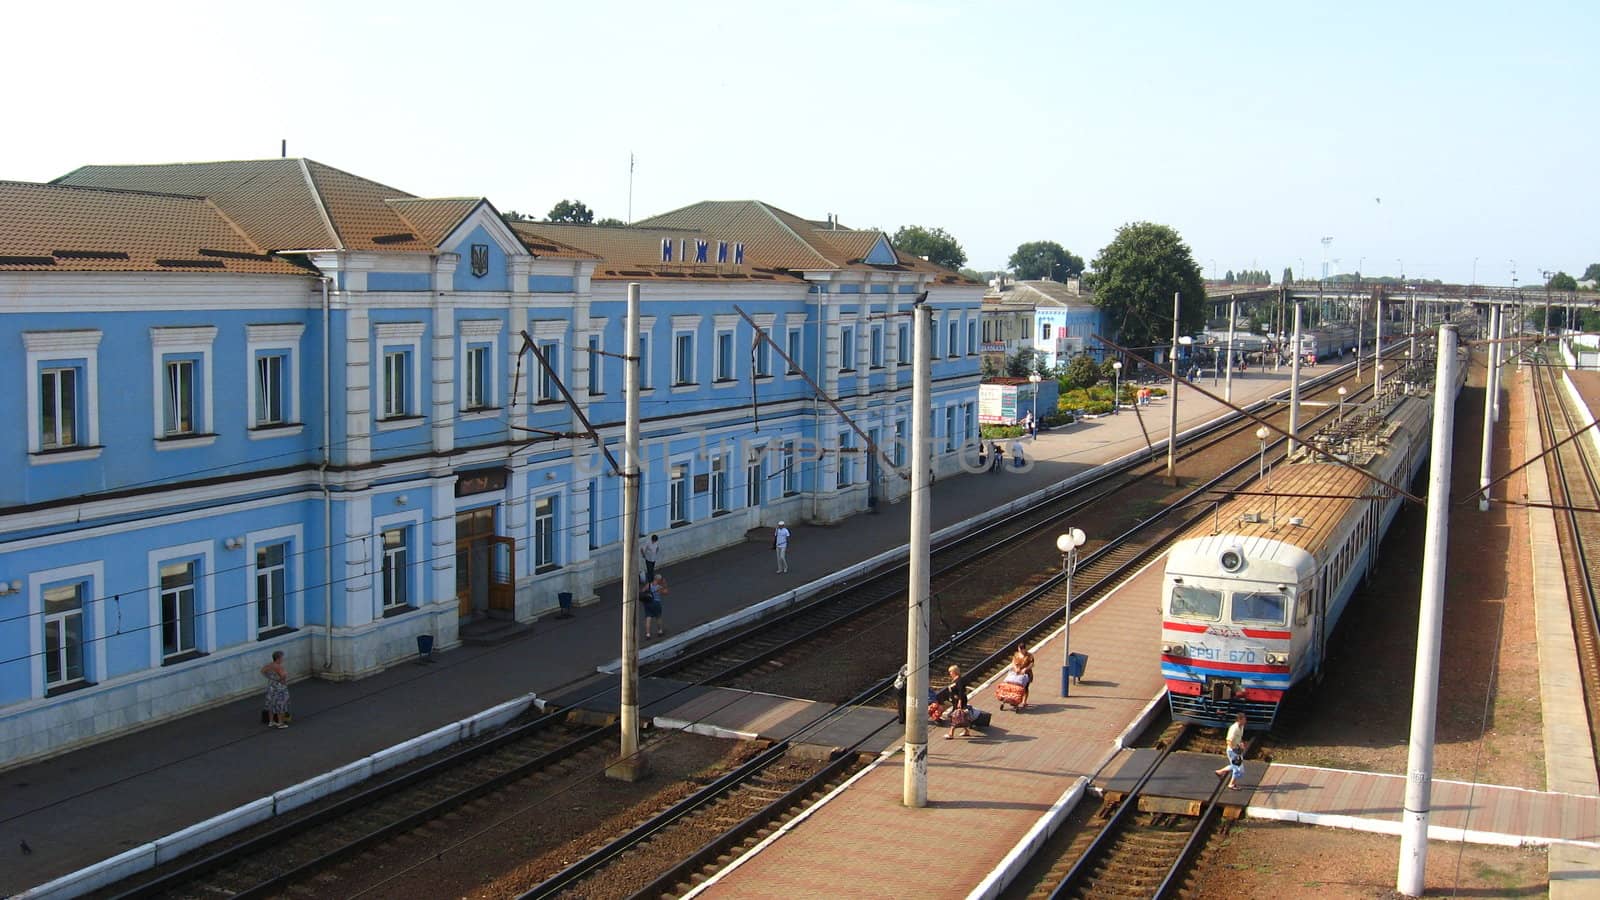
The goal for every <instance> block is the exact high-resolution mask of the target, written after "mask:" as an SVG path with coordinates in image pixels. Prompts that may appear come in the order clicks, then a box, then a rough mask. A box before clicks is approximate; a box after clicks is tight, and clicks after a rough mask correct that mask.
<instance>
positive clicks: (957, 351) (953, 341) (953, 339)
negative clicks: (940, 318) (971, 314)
mask: <svg viewBox="0 0 1600 900" xmlns="http://www.w3.org/2000/svg"><path fill="white" fill-rule="evenodd" d="M944 352H945V354H946V355H948V356H960V355H961V323H960V322H959V321H957V320H956V318H955V317H954V316H951V318H950V334H949V336H948V337H946V338H945V342H944Z"/></svg>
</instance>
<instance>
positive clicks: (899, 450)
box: [894, 419, 909, 466]
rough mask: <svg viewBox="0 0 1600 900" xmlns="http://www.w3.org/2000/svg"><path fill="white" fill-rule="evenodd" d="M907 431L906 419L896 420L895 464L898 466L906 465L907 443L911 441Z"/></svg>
mask: <svg viewBox="0 0 1600 900" xmlns="http://www.w3.org/2000/svg"><path fill="white" fill-rule="evenodd" d="M906 429H907V425H906V420H905V419H895V420H894V464H895V465H896V466H904V465H905V464H906V442H907V440H909V438H908V437H907V430H906Z"/></svg>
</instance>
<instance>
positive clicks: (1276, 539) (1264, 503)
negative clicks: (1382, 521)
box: [1189, 462, 1388, 557]
mask: <svg viewBox="0 0 1600 900" xmlns="http://www.w3.org/2000/svg"><path fill="white" fill-rule="evenodd" d="M1261 492H1262V493H1263V494H1268V495H1269V496H1262V495H1261V494H1252V495H1248V496H1243V497H1232V498H1229V499H1227V500H1224V501H1223V502H1222V503H1221V505H1220V506H1219V507H1218V508H1217V511H1216V515H1215V516H1214V517H1212V519H1211V520H1210V521H1208V522H1206V523H1203V524H1200V525H1197V526H1195V530H1194V531H1191V532H1190V535H1189V537H1190V539H1191V540H1199V541H1200V542H1201V545H1200V546H1199V547H1197V548H1196V549H1197V550H1199V551H1200V552H1202V553H1204V552H1207V551H1210V550H1215V551H1217V552H1220V551H1222V550H1223V549H1226V548H1227V547H1233V546H1238V547H1241V548H1242V549H1244V551H1245V553H1246V554H1247V555H1248V556H1251V557H1269V556H1275V555H1277V554H1276V553H1275V552H1273V548H1271V547H1269V546H1268V545H1269V544H1270V543H1282V544H1288V545H1292V546H1298V547H1302V548H1306V549H1310V548H1314V547H1320V546H1322V545H1323V544H1324V543H1326V542H1327V540H1328V539H1329V538H1330V537H1332V536H1333V533H1334V531H1335V530H1336V529H1337V528H1338V527H1339V522H1340V520H1341V519H1342V518H1343V516H1344V513H1345V510H1346V508H1347V507H1348V505H1349V503H1350V498H1352V497H1374V496H1383V495H1385V494H1387V493H1388V489H1387V488H1385V487H1383V486H1382V485H1378V484H1375V483H1374V482H1372V481H1371V480H1369V479H1368V478H1367V477H1366V476H1364V475H1362V474H1361V473H1359V472H1355V471H1352V470H1350V469H1347V468H1345V467H1344V466H1341V465H1338V464H1336V463H1331V462H1329V463H1319V462H1301V463H1295V464H1293V465H1287V466H1279V467H1278V468H1277V469H1276V470H1274V471H1273V472H1272V473H1271V475H1270V476H1269V479H1268V484H1267V486H1265V487H1264V488H1262V489H1261ZM1213 526H1214V527H1216V528H1217V530H1218V533H1217V534H1211V533H1210V532H1211V529H1212V527H1213ZM1197 532H1198V533H1197ZM1208 542H1214V543H1215V546H1207V544H1208Z"/></svg>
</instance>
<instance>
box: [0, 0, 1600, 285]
mask: <svg viewBox="0 0 1600 900" xmlns="http://www.w3.org/2000/svg"><path fill="white" fill-rule="evenodd" d="M1597 26H1600V3H1589V2H1577V0H1574V2H1568V3H1556V2H1542V0H1535V2H1521V3H1444V2H1438V3H1406V2H1399V3H1396V2H1388V3H1370V2H1341V3H1328V2H1324V3H1316V4H1303V3H1287V4H1286V3H1252V4H1245V3H1221V4H1213V3H1190V2H1167V3H1152V2H1110V0H1107V2H1104V3H1099V4H1093V5H1089V4H1080V3H1067V2H1053V3H1052V2H1041V3H1034V2H966V3H957V2H947V0H918V2H909V0H904V2H902V0H895V2H872V0H856V2H837V3H836V2H825V0H813V2H783V3H777V2H771V3H769V2H754V3H725V2H708V3H697V2H685V0H677V2H652V3H644V2H638V3H624V2H610V0H587V2H564V3H547V2H518V3H503V4H502V3H494V2H477V3H457V4H451V3H427V4H422V3H409V2H385V3H360V4H358V3H345V2H337V3H336V2H333V0H324V2H321V3H302V2H274V3H249V4H244V3H228V2H216V0H207V2H201V3H137V2H133V3H129V2H119V3H107V4H79V3H70V2H62V3H56V4H47V3H42V2H33V0H29V2H25V3H15V4H10V5H9V6H8V7H7V10H6V12H5V13H4V16H3V19H0V31H3V32H4V33H5V35H6V39H5V42H4V43H5V52H4V53H3V54H0V84H4V85H5V86H6V93H7V94H8V96H9V98H10V102H9V103H8V104H7V106H8V109H7V119H8V127H7V129H6V132H7V140H5V141H3V142H0V160H3V164H0V178H5V179H16V180H24V181H42V180H47V179H50V178H53V177H56V176H58V175H61V174H63V173H65V172H67V171H70V170H71V169H73V168H75V167H77V166H79V165H83V164H88V163H133V162H173V161H198V160H213V159H249V158H258V157H267V156H276V155H277V154H278V151H279V141H280V139H285V138H286V139H287V140H288V142H289V153H290V155H291V156H307V157H310V158H313V159H316V160H319V161H321V162H324V163H327V164H329V165H333V166H336V167H339V168H342V169H346V170H348V171H351V172H354V173H356V174H359V175H362V176H365V177H368V178H372V179H374V180H377V181H381V182H384V183H386V184H389V185H391V186H393V187H396V188H400V189H402V190H405V191H409V192H411V193H413V194H419V195H423V196H447V195H448V196H454V195H473V196H478V195H482V196H487V197H489V198H490V200H492V201H493V202H494V203H495V204H496V205H497V206H498V207H499V208H500V209H502V210H508V209H516V210H520V211H523V212H531V213H535V214H538V215H543V214H544V213H545V212H546V211H547V210H548V209H549V208H550V207H551V205H553V204H554V203H555V202H556V201H557V200H560V199H562V198H569V197H570V198H576V199H581V200H582V201H584V202H585V203H587V204H588V205H589V206H590V207H592V208H593V209H594V210H595V211H596V213H597V215H599V216H616V217H618V218H626V215H627V204H628V159H629V153H630V152H632V153H634V154H635V155H636V158H637V168H636V170H635V173H634V177H635V181H634V190H633V213H634V217H635V218H642V217H644V216H646V215H650V214H652V213H656V212H662V211H665V210H669V209H673V208H676V207H678V206H682V205H684V204H687V203H692V202H695V201H697V200H705V199H718V200H728V199H747V198H754V199H761V200H765V201H767V202H769V203H772V204H775V205H777V206H780V207H783V208H785V209H788V210H790V211H791V212H794V213H797V214H800V215H803V216H807V217H810V218H822V217H824V216H826V215H827V214H828V213H836V214H838V215H839V217H840V220H841V221H842V222H843V223H844V224H846V225H850V226H853V227H864V226H878V227H881V228H883V229H885V230H887V231H890V232H893V230H894V229H895V228H897V227H898V226H901V225H905V224H920V225H926V226H939V227H942V228H944V229H946V230H947V231H949V232H951V233H952V234H953V235H955V236H956V238H957V239H958V240H959V241H960V242H961V243H962V245H963V246H964V247H965V249H966V251H967V255H968V265H969V266H972V267H975V268H1000V267H1002V266H1004V264H1005V260H1006V258H1007V257H1008V256H1009V255H1010V253H1011V251H1012V250H1014V249H1015V248H1016V246H1017V245H1018V244H1019V243H1022V242H1024V241H1030V240H1040V239H1049V240H1055V241H1058V242H1060V243H1061V244H1063V245H1065V246H1066V247H1067V248H1068V249H1069V250H1072V251H1073V252H1076V253H1078V254H1079V255H1081V256H1083V257H1084V258H1085V259H1086V260H1092V259H1093V257H1094V256H1095V254H1096V253H1098V251H1099V250H1100V248H1101V247H1103V246H1105V244H1106V243H1107V242H1108V241H1109V240H1110V239H1111V238H1112V236H1113V234H1114V233H1115V231H1116V228H1117V227H1118V226H1119V225H1122V224H1124V223H1127V222H1131V221H1138V220H1149V221H1154V222H1161V223H1164V224H1168V225H1171V226H1173V227H1174V228H1176V229H1177V230H1178V231H1179V233H1181V234H1182V235H1183V237H1184V238H1185V239H1186V240H1187V241H1188V243H1189V245H1190V247H1191V248H1192V249H1193V251H1194V256H1195V259H1196V260H1197V261H1198V262H1199V263H1200V265H1201V267H1202V268H1203V269H1204V270H1205V274H1206V275H1207V276H1210V275H1211V274H1212V269H1213V265H1214V266H1215V268H1216V270H1217V271H1218V272H1222V271H1226V270H1228V269H1245V268H1263V269H1268V270H1269V271H1271V272H1272V274H1273V277H1274V278H1277V276H1278V275H1279V274H1280V273H1281V272H1282V270H1283V267H1284V266H1286V265H1287V266H1292V267H1294V268H1295V270H1296V271H1297V272H1300V271H1305V272H1307V273H1308V274H1314V273H1315V272H1316V271H1317V270H1318V269H1319V265H1320V262H1321V259H1322V255H1323V246H1322V243H1321V238H1323V237H1324V236H1329V237H1332V238H1333V241H1332V244H1331V246H1330V247H1329V249H1328V252H1327V255H1328V258H1329V260H1330V263H1329V267H1330V270H1332V271H1354V270H1355V269H1356V267H1357V265H1358V264H1359V265H1361V268H1362V269H1363V270H1364V271H1365V273H1366V274H1368V275H1385V274H1387V275H1397V274H1401V265H1402V262H1401V261H1402V260H1403V261H1404V263H1403V265H1404V267H1405V274H1407V275H1409V276H1412V277H1424V278H1441V279H1445V280H1447V281H1457V282H1466V281H1468V280H1470V279H1471V278H1472V277H1473V271H1474V270H1473V267H1474V259H1476V260H1477V263H1476V277H1477V279H1478V281H1479V282H1485V283H1492V284H1509V283H1510V281H1511V276H1512V272H1511V263H1510V261H1511V260H1513V259H1514V260H1516V266H1517V276H1518V281H1519V283H1522V284H1526V283H1532V282H1537V281H1539V270H1540V269H1550V270H1555V269H1563V270H1565V271H1567V272H1569V273H1572V274H1573V275H1575V276H1576V275H1579V274H1581V273H1582V271H1583V269H1584V267H1585V266H1586V265H1588V264H1589V263H1592V262H1600V230H1597V229H1596V227H1595V216H1594V213H1593V209H1594V207H1595V205H1596V202H1597V198H1600V141H1597V134H1596V130H1597V127H1600V126H1597V124H1596V122H1597V115H1596V112H1597V110H1600V53H1597V52H1596V50H1595V38H1596V35H1597V34H1600V27H1597ZM1335 258H1336V259H1338V260H1339V263H1338V265H1337V266H1334V264H1333V263H1332V260H1333V259H1335ZM1302 259H1303V260H1304V267H1305V268H1304V270H1302V263H1301V260H1302ZM1363 259H1364V262H1362V260H1363Z"/></svg>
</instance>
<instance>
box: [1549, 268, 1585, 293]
mask: <svg viewBox="0 0 1600 900" xmlns="http://www.w3.org/2000/svg"><path fill="white" fill-rule="evenodd" d="M1545 287H1548V288H1549V289H1550V290H1552V291H1575V290H1577V289H1578V279H1576V278H1573V277H1572V276H1571V275H1568V274H1567V273H1565V272H1557V273H1555V274H1554V275H1551V276H1550V281H1549V282H1547V283H1546V284H1545Z"/></svg>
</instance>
